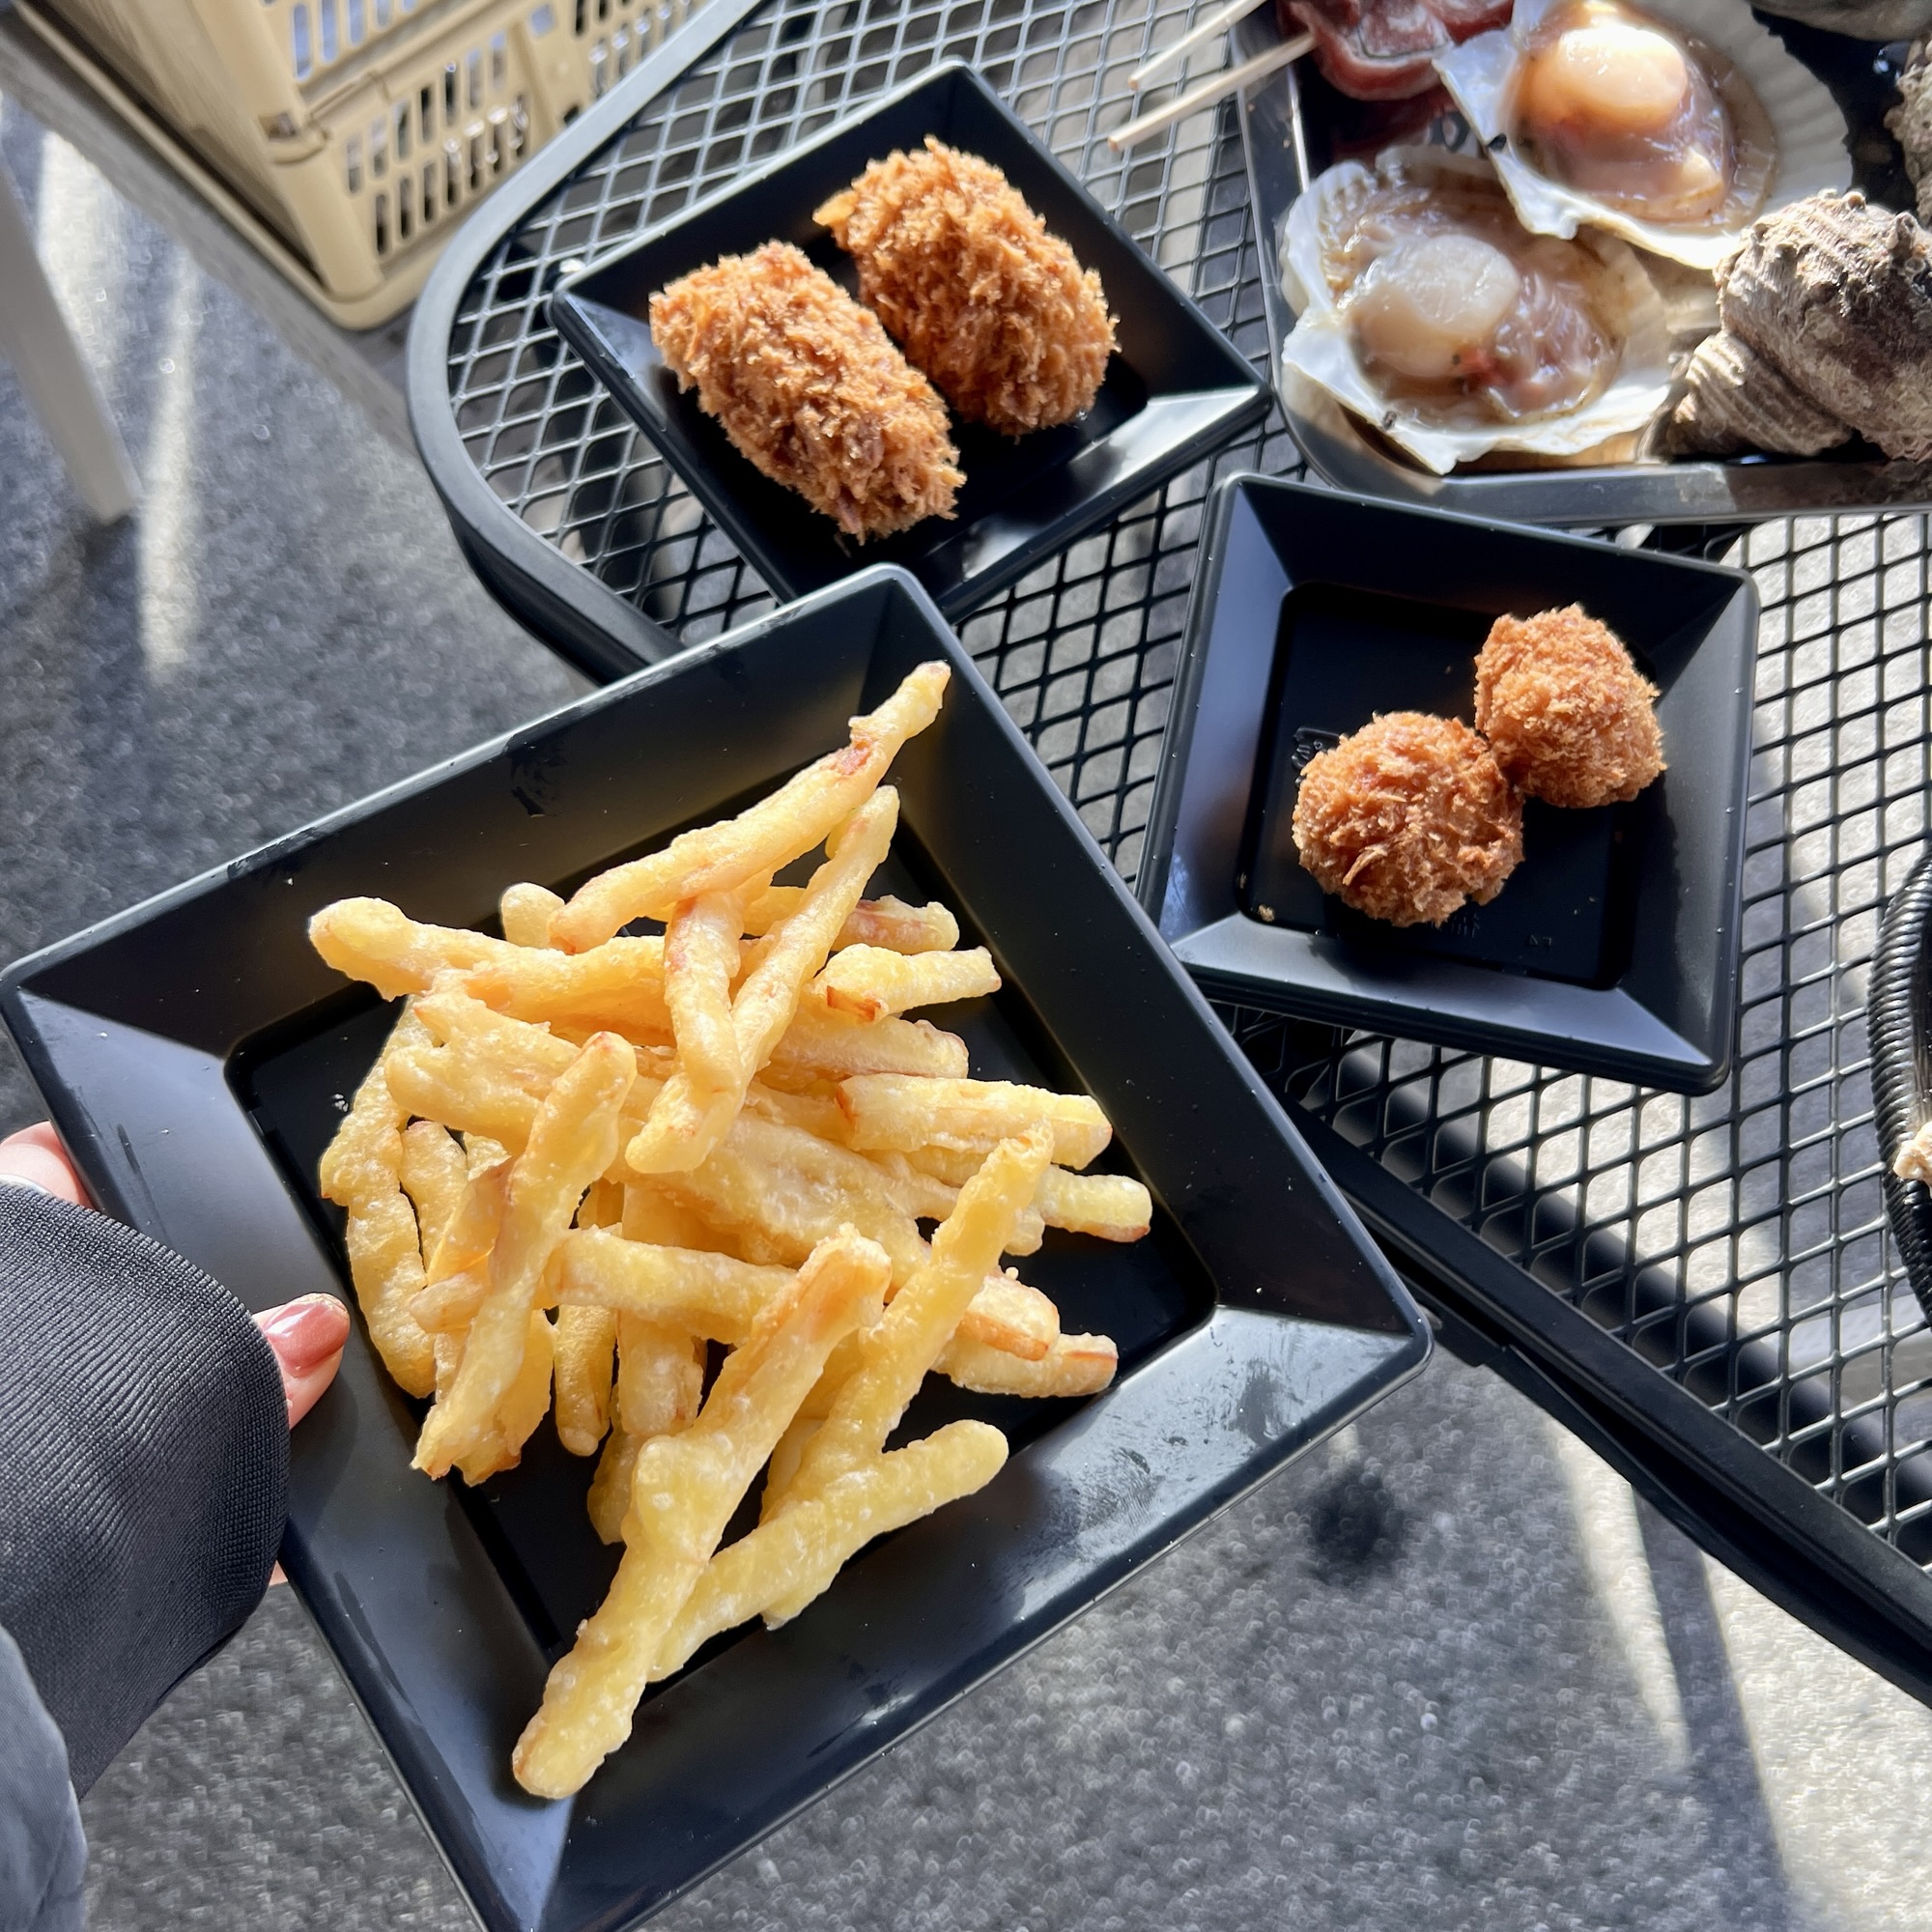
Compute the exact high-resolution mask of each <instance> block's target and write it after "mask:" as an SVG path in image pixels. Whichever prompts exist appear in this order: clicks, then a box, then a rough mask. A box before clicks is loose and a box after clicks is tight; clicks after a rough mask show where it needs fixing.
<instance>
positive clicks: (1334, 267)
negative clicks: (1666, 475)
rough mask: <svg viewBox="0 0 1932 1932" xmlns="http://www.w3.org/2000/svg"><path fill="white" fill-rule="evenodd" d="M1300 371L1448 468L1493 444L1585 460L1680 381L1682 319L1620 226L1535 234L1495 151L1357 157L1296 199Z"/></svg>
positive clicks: (1292, 223)
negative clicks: (1501, 176)
mask: <svg viewBox="0 0 1932 1932" xmlns="http://www.w3.org/2000/svg"><path fill="white" fill-rule="evenodd" d="M1283 285H1284V288H1285V289H1286V292H1287V295H1288V298H1289V300H1290V302H1291V304H1292V305H1293V307H1294V309H1295V312H1296V318H1297V319H1296V322H1295V326H1294V328H1293V332H1292V333H1291V334H1290V336H1289V338H1288V342H1287V344H1286V346H1285V348H1284V350H1283V355H1282V360H1283V365H1284V380H1285V381H1298V382H1301V383H1306V384H1313V385H1314V386H1315V387H1316V388H1318V389H1321V390H1323V391H1325V392H1326V393H1327V394H1328V395H1330V396H1332V397H1333V398H1334V399H1335V400H1336V401H1337V402H1339V403H1341V404H1342V405H1343V406H1344V407H1345V408H1347V409H1349V410H1350V411H1352V412H1354V413H1355V414H1356V415H1357V416H1360V417H1361V418H1363V419H1364V420H1365V421H1366V422H1369V423H1371V424H1373V425H1374V426H1375V427H1376V428H1377V429H1378V430H1379V431H1380V432H1381V433H1382V435H1383V436H1385V437H1386V438H1387V439H1388V440H1390V441H1392V442H1394V443H1396V444H1397V445H1399V446H1400V447H1401V448H1402V449H1404V450H1406V452H1407V453H1408V454H1409V455H1410V456H1412V457H1414V458H1415V459H1416V460H1417V461H1418V462H1419V463H1421V464H1423V465H1424V466H1425V467H1427V468H1428V469H1433V470H1435V472H1436V473H1437V474H1438V475H1441V474H1446V473H1447V472H1448V471H1449V470H1450V469H1453V468H1454V467H1455V466H1456V465H1457V464H1459V463H1467V462H1471V461H1473V460H1474V459H1476V458H1478V457H1481V456H1485V455H1488V454H1489V453H1490V452H1492V451H1497V450H1503V451H1522V452H1533V453H1535V454H1536V455H1538V456H1541V457H1548V458H1570V459H1575V458H1577V457H1579V456H1582V455H1584V454H1585V453H1587V452H1593V451H1597V450H1599V449H1600V448H1601V447H1602V445H1604V444H1605V443H1607V442H1609V441H1610V440H1612V439H1615V438H1618V437H1624V436H1629V435H1633V434H1634V432H1636V431H1637V430H1639V429H1641V428H1642V426H1643V425H1644V424H1645V423H1646V422H1647V421H1649V419H1650V418H1651V416H1652V415H1653V414H1654V413H1655V412H1656V411H1657V410H1658V408H1659V407H1660V405H1661V404H1662V401H1663V398H1664V397H1665V395H1666V394H1667V393H1668V391H1669V388H1670V381H1671V367H1670V361H1671V329H1670V325H1669V321H1668V318H1667V316H1666V314H1665V311H1664V306H1663V303H1662V300H1661V299H1660V298H1659V296H1658V293H1657V290H1656V287H1655V286H1654V284H1653V283H1652V281H1651V279H1650V277H1649V275H1648V274H1647V273H1646V271H1645V270H1644V269H1643V266H1642V264H1641V263H1640V262H1639V260H1638V258H1637V256H1636V254H1635V252H1634V250H1632V249H1631V248H1629V247H1627V246H1626V245H1625V244H1624V243H1623V242H1621V241H1616V240H1615V239H1614V238H1612V237H1609V236H1605V235H1601V234H1594V233H1586V234H1585V235H1583V236H1582V237H1580V238H1578V239H1577V240H1565V239H1560V238H1557V237H1554V236H1548V235H1532V234H1531V233H1529V232H1528V230H1526V229H1525V228H1524V227H1523V226H1522V224H1521V223H1520V221H1518V219H1517V218H1516V214H1515V213H1514V211H1513V210H1512V208H1511V206H1510V203H1509V199H1508V197H1507V196H1506V195H1505V194H1504V192H1503V190H1502V188H1501V186H1500V185H1498V183H1497V181H1496V178H1495V176H1494V174H1493V173H1492V171H1491V170H1490V168H1489V166H1488V165H1487V163H1485V162H1484V161H1483V160H1482V159H1480V158H1479V157H1474V156H1457V155H1452V154H1448V153H1446V152H1445V151H1443V150H1442V149H1439V148H1414V149H1391V150H1390V151H1389V152H1388V153H1386V154H1384V155H1383V156H1381V157H1380V158H1379V159H1378V162H1377V163H1376V167H1375V169H1374V170H1373V171H1371V170H1370V169H1368V168H1366V167H1364V166H1363V165H1362V164H1361V163H1360V162H1358V161H1344V162H1342V163H1341V164H1340V165H1339V166H1337V167H1333V168H1330V169H1329V170H1328V171H1327V172H1326V173H1325V174H1322V175H1321V176H1319V177H1318V178H1317V179H1316V180H1315V181H1314V182H1313V183H1312V184H1311V185H1310V186H1309V189H1308V191H1307V193H1306V194H1304V195H1302V196H1301V197H1300V199H1299V200H1297V201H1296V203H1295V204H1294V207H1293V210H1292V211H1291V213H1290V215H1289V219H1288V225H1287V233H1286V236H1285V238H1284V245H1283Z"/></svg>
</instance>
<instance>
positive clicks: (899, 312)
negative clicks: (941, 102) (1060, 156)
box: [814, 135, 1114, 436]
mask: <svg viewBox="0 0 1932 1932" xmlns="http://www.w3.org/2000/svg"><path fill="white" fill-rule="evenodd" d="M814 218H815V219H817V220H819V221H822V222H823V223H824V224H825V226H826V227H828V228H829V229H831V231H832V233H833V235H834V237H835V238H836V239H837V241H838V245H839V246H840V247H841V248H843V249H845V250H846V252H847V253H849V254H850V255H851V256H852V257H853V259H854V260H855V261H856V262H857V263H858V265H859V294H860V296H861V298H863V299H864V300H865V301H866V302H867V304H868V305H869V306H871V307H872V308H874V309H876V310H877V311H878V315H879V320H880V321H881V322H883V323H884V324H885V326H886V327H887V329H888V331H889V332H890V333H891V334H892V336H893V338H894V339H895V341H896V342H898V343H899V344H900V345H901V346H902V347H903V348H904V350H905V353H906V355H907V357H908V359H910V360H911V362H912V363H913V365H914V366H915V367H916V368H920V369H923V370H924V371H925V373H926V374H927V375H928V376H930V377H931V378H932V380H933V382H934V383H936V384H938V385H939V389H940V392H941V393H942V394H943V395H944V396H945V398H946V400H947V401H948V402H949V403H951V404H952V407H953V408H954V409H955V410H957V411H958V412H959V413H960V414H961V415H962V416H964V417H965V418H966V419H967V420H968V421H969V422H982V423H986V424H989V425H990V426H991V427H992V428H994V429H996V430H1001V431H1004V432H1005V433H1006V434H1007V435H1009V436H1020V435H1024V434H1025V433H1026V432H1027V431H1028V430H1036V429H1046V428H1049V427H1051V426H1052V425H1053V424H1055V423H1064V422H1071V421H1072V420H1073V418H1074V417H1075V416H1077V415H1080V414H1081V413H1082V412H1085V411H1087V410H1090V409H1092V408H1093V406H1094V397H1095V396H1096V395H1097V394H1098V393H1099V390H1100V382H1101V379H1102V377H1104V376H1105V374H1106V373H1107V357H1108V356H1109V355H1112V354H1113V350H1114V318H1113V317H1112V316H1111V315H1109V314H1108V313H1107V297H1106V292H1105V291H1104V290H1103V289H1102V288H1101V286H1100V278H1099V276H1098V275H1096V274H1095V273H1094V271H1093V270H1091V269H1087V270H1083V269H1082V268H1081V266H1080V263H1079V261H1078V260H1077V258H1076V257H1075V256H1074V253H1073V250H1072V249H1071V248H1069V247H1068V246H1067V245H1066V243H1065V241H1061V240H1060V239H1059V237H1058V236H1054V235H1049V234H1048V233H1047V232H1046V223H1045V222H1044V221H1042V220H1041V219H1040V218H1039V216H1038V215H1037V214H1036V213H1034V212H1033V210H1032V209H1031V208H1029V207H1028V206H1027V203H1026V197H1025V196H1024V195H1022V194H1021V193H1020V192H1019V190H1018V189H1017V188H1015V187H1012V186H1011V185H1009V183H1008V181H1007V178H1006V176H1005V175H1003V174H1002V173H1001V172H1000V170H999V169H998V168H996V167H994V166H993V165H992V163H991V162H989V161H982V160H981V159H980V157H979V156H977V155H965V154H961V153H960V152H959V151H958V150H957V149H954V148H949V147H946V146H945V145H944V144H943V143H941V142H939V141H936V140H934V139H933V138H932V136H931V135H927V136H926V141H925V152H924V153H923V154H919V155H908V154H903V153H897V154H892V155H888V156H886V158H885V159H884V160H883V161H874V162H873V163H872V165H871V166H870V167H868V168H867V170H866V172H865V173H864V174H862V175H861V176H860V177H859V179H858V180H857V181H855V182H854V183H853V184H852V185H851V186H850V187H848V188H847V189H845V191H844V192H843V193H842V194H836V195H834V196H833V197H832V199H831V200H830V201H828V202H827V203H826V204H825V206H824V207H823V208H821V209H820V210H819V211H818V213H817V215H816V216H815V217H814Z"/></svg>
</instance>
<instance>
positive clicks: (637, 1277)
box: [545, 1228, 1060, 1454]
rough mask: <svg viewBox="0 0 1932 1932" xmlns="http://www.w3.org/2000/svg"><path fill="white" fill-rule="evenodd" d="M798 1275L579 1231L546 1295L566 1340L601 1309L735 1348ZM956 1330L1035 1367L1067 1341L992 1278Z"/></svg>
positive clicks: (1017, 1291) (1051, 1311)
mask: <svg viewBox="0 0 1932 1932" xmlns="http://www.w3.org/2000/svg"><path fill="white" fill-rule="evenodd" d="M792 1273H793V1270H792V1269H790V1268H786V1267H774V1266H764V1265H760V1264H756V1263H753V1262H741V1261H738V1260H736V1259H735V1258H733V1257H732V1256H729V1255H720V1254H706V1253H701V1252H698V1251H696V1250H693V1249H691V1248H685V1247H664V1246H660V1245H658V1244H657V1243H654V1242H649V1241H633V1240H628V1239H624V1238H622V1237H620V1236H616V1235H613V1234H612V1233H611V1231H610V1230H608V1229H604V1228H590V1229H584V1228H580V1229H578V1230H576V1231H575V1232H573V1233H571V1234H568V1235H566V1236H564V1237H563V1240H562V1241H561V1243H559V1245H558V1247H557V1251H556V1258H555V1259H554V1261H553V1262H552V1264H551V1270H550V1277H549V1280H548V1283H547V1285H546V1288H545V1293H546V1296H548V1297H552V1298H554V1301H555V1303H556V1308H557V1331H558V1333H559V1335H560V1334H561V1333H562V1332H563V1318H564V1317H565V1316H566V1315H570V1314H577V1313H582V1311H584V1310H586V1309H593V1308H595V1309H605V1310H609V1311H611V1312H612V1313H613V1314H616V1315H622V1316H626V1317H633V1318H636V1319H638V1320H639V1321H645V1322H654V1323H656V1324H657V1325H659V1326H660V1327H663V1328H668V1329H671V1330H674V1331H675V1332H676V1333H677V1334H679V1335H681V1336H685V1337H690V1336H694V1335H698V1336H703V1337H705V1338H706V1339H708V1340H710V1341H713V1342H723V1343H725V1345H726V1346H727V1347H731V1348H736V1347H737V1346H739V1345H740V1344H741V1343H743V1342H745V1341H746V1340H747V1339H748V1338H749V1337H750V1335H751V1334H752V1331H753V1328H754V1327H755V1326H756V1324H757V1321H758V1320H759V1318H760V1316H761V1315H762V1314H763V1312H764V1311H765V1309H767V1308H768V1307H769V1306H770V1305H771V1303H772V1301H773V1300H774V1299H775V1298H776V1297H777V1296H779V1295H781V1294H782V1293H785V1292H786V1291H787V1289H788V1288H789V1287H790V1284H791V1278H792ZM959 1332H960V1333H961V1334H963V1335H967V1336H970V1337H971V1338H972V1339H973V1340H975V1341H980V1342H984V1343H985V1344H986V1345H987V1347H989V1348H995V1349H998V1348H1004V1349H1007V1350H1009V1351H1010V1352H1011V1353H1014V1354H1017V1355H1019V1356H1021V1357H1022V1358H1024V1359H1026V1360H1029V1361H1037V1360H1038V1359H1039V1357H1040V1356H1042V1355H1044V1354H1045V1353H1046V1351H1047V1350H1049V1349H1050V1348H1052V1346H1053V1343H1054V1340H1055V1338H1056V1337H1057V1336H1058V1335H1059V1333H1060V1312H1059V1310H1058V1309H1057V1308H1055V1307H1054V1305H1053V1303H1052V1302H1051V1301H1050V1300H1049V1299H1048V1298H1047V1297H1046V1296H1045V1295H1044V1294H1042V1293H1040V1292H1039V1291H1038V1290H1037V1288H1028V1287H1027V1286H1026V1285H1025V1284H1024V1283H1021V1282H1017V1281H1013V1280H1010V1279H1009V1278H1008V1277H1007V1276H1005V1275H1001V1274H988V1275H987V1277H986V1279H985V1280H984V1281H983V1282H982V1283H981V1284H980V1290H979V1292H978V1293H976V1294H975V1295H974V1297H973V1301H972V1304H971V1305H970V1306H969V1307H968V1308H967V1310H966V1313H965V1314H964V1315H963V1316H962V1317H961V1318H960V1324H959ZM580 1453H584V1454H587V1453H588V1452H587V1451H584V1452H580Z"/></svg>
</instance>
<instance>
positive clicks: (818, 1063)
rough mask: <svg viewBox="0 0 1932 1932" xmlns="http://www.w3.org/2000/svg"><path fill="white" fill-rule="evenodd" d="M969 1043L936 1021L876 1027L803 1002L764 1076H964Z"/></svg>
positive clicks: (775, 1079) (780, 1081)
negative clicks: (943, 1028) (947, 1030)
mask: <svg viewBox="0 0 1932 1932" xmlns="http://www.w3.org/2000/svg"><path fill="white" fill-rule="evenodd" d="M967 1067H968V1061H967V1057H966V1042H965V1041H964V1040H963V1039H961V1038H960V1037H959V1036H958V1035H957V1034H951V1033H942V1032H941V1031H940V1030H939V1028H937V1027H936V1026H934V1025H933V1024H932V1022H931V1021H930V1020H899V1019H883V1020H875V1021H874V1022H873V1023H872V1024H871V1025H870V1026H866V1025H864V1024H862V1023H861V1022H860V1021H858V1020H855V1019H853V1018H851V1017H850V1016H849V1015H848V1014H845V1013H838V1012H834V1011H833V1010H832V1009H831V1008H830V1007H822V1006H820V1005H819V1004H818V1003H817V1002H816V1001H815V1000H802V1001H800V1002H799V1009H798V1011H797V1012H796V1013H794V1014H793V1015H792V1022H791V1025H790V1026H788V1027H787V1028H786V1029H785V1036H784V1037H783V1038H782V1039H781V1040H780V1041H779V1043H778V1046H777V1048H776V1050H775V1051H774V1052H773V1054H772V1057H771V1059H770V1061H769V1062H767V1063H766V1065H765V1067H764V1070H763V1073H762V1074H761V1076H760V1077H761V1078H762V1079H763V1080H764V1082H765V1084H766V1085H767V1086H768V1087H781V1088H785V1089H796V1088H800V1087H812V1086H816V1085H818V1084H819V1083H821V1082H824V1081H828V1080H842V1079H844V1078H845V1077H846V1076H847V1075H848V1074H852V1073H916V1074H923V1075H924V1076H926V1077H927V1078H929V1079H940V1080H947V1079H952V1080H956V1079H962V1078H964V1076H965V1074H966V1071H967Z"/></svg>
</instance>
